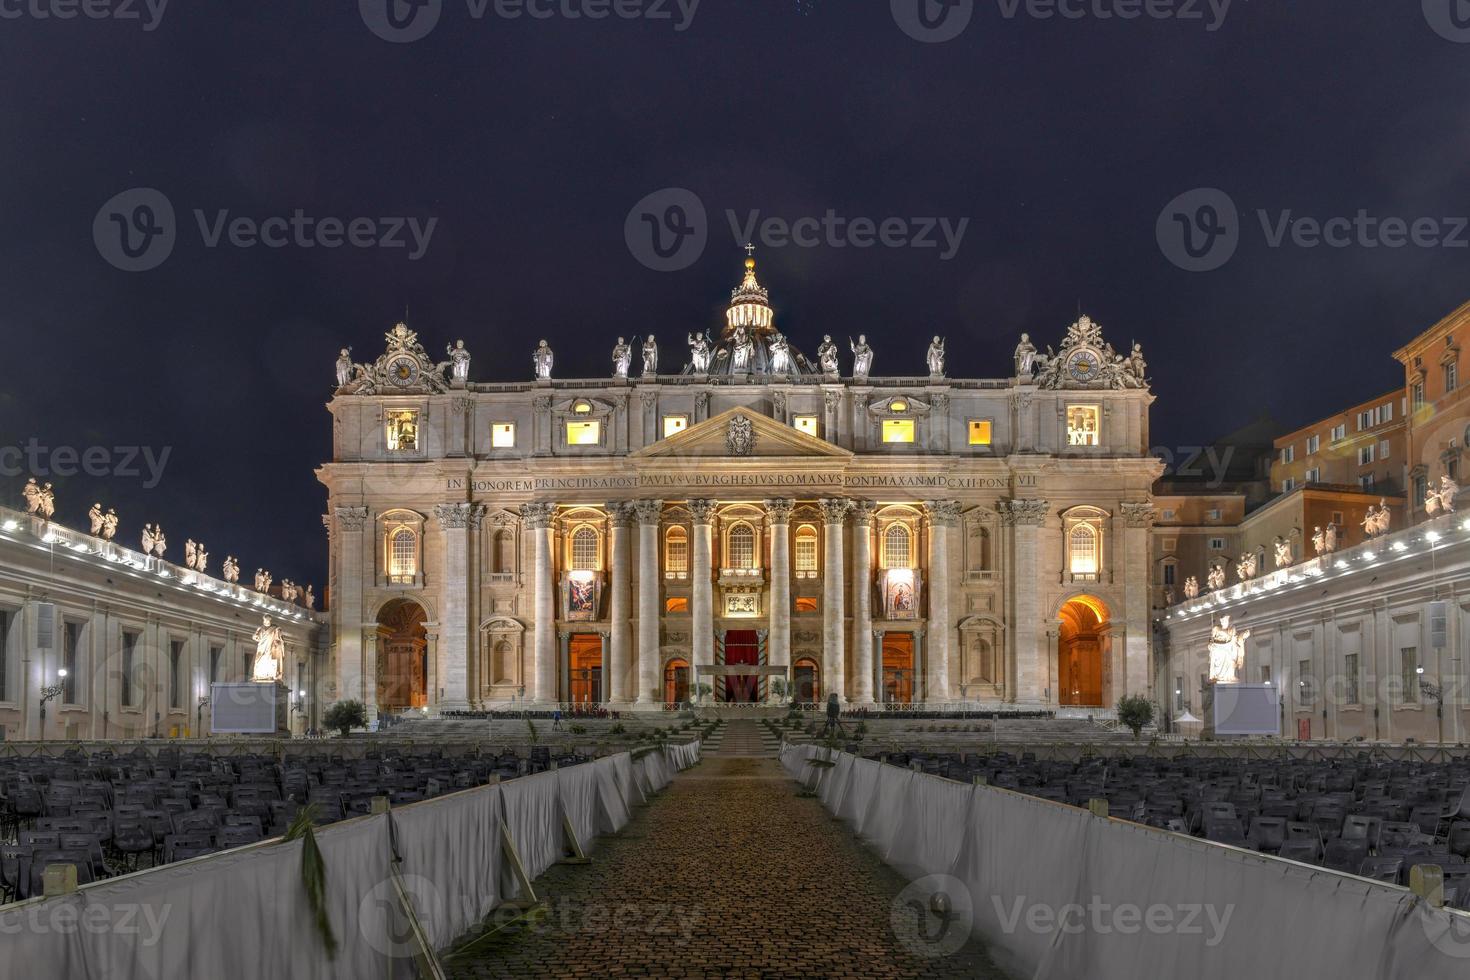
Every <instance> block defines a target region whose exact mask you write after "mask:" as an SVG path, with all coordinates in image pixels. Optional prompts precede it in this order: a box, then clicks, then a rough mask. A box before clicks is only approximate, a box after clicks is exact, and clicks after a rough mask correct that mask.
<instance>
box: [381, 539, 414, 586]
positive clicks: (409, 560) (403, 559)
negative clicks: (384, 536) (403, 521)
mask: <svg viewBox="0 0 1470 980" xmlns="http://www.w3.org/2000/svg"><path fill="white" fill-rule="evenodd" d="M418 559H419V536H418V535H417V534H416V533H415V532H414V530H413V528H411V527H400V528H398V529H397V530H396V531H394V532H393V534H392V536H391V537H389V539H388V578H389V580H390V581H392V582H399V583H406V582H412V581H413V580H414V577H415V576H416V575H418V571H419V567H418V566H419V560H418Z"/></svg>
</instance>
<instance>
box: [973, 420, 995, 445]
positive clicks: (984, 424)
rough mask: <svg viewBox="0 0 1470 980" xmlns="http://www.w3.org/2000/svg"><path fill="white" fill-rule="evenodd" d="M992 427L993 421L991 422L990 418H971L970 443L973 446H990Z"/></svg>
mask: <svg viewBox="0 0 1470 980" xmlns="http://www.w3.org/2000/svg"><path fill="white" fill-rule="evenodd" d="M991 427H992V423H991V421H990V419H971V420H970V445H972V446H988V445H990V430H991Z"/></svg>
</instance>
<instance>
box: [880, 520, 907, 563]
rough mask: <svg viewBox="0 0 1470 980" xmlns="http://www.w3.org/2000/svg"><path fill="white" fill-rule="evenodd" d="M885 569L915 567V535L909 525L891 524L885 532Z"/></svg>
mask: <svg viewBox="0 0 1470 980" xmlns="http://www.w3.org/2000/svg"><path fill="white" fill-rule="evenodd" d="M882 564H883V567H884V568H912V567H913V534H912V533H910V531H909V529H908V525H907V524H890V525H888V530H887V531H885V532H883V562H882Z"/></svg>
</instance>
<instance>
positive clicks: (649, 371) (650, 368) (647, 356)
mask: <svg viewBox="0 0 1470 980" xmlns="http://www.w3.org/2000/svg"><path fill="white" fill-rule="evenodd" d="M657 374H658V341H657V340H654V339H653V334H649V335H648V339H647V340H645V341H644V342H643V376H644V377H645V378H652V377H654V376H656V375H657Z"/></svg>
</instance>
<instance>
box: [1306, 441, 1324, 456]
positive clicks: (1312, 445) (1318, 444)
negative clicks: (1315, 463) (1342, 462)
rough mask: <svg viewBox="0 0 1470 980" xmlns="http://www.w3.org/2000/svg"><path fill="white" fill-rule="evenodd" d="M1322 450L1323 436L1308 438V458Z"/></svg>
mask: <svg viewBox="0 0 1470 980" xmlns="http://www.w3.org/2000/svg"><path fill="white" fill-rule="evenodd" d="M1321 448H1322V437H1321V436H1308V437H1307V455H1308V456H1310V455H1312V454H1313V453H1315V452H1316V451H1317V450H1319V449H1321Z"/></svg>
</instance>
